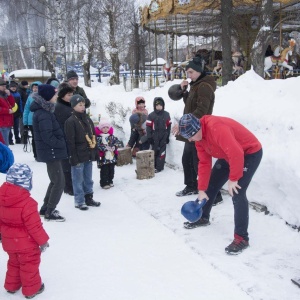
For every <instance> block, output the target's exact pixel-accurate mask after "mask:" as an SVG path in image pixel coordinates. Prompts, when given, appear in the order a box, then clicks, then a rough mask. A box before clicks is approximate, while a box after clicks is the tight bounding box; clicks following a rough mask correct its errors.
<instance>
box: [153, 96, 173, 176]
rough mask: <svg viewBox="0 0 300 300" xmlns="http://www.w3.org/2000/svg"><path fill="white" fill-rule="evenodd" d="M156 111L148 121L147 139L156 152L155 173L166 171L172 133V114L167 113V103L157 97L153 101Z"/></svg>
mask: <svg viewBox="0 0 300 300" xmlns="http://www.w3.org/2000/svg"><path fill="white" fill-rule="evenodd" d="M153 107H154V111H153V112H152V113H150V115H149V116H148V119H147V137H148V141H149V143H150V144H151V145H152V150H154V159H155V173H159V172H161V171H162V170H163V169H164V165H165V160H166V148H167V144H169V137H170V131H171V119H170V114H169V113H168V112H167V111H165V101H164V99H163V98H161V97H155V98H154V101H153Z"/></svg>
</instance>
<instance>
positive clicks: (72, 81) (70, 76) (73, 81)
mask: <svg viewBox="0 0 300 300" xmlns="http://www.w3.org/2000/svg"><path fill="white" fill-rule="evenodd" d="M67 81H68V83H69V85H70V87H71V88H72V89H73V91H74V95H80V96H82V97H83V98H84V100H85V108H89V107H90V106H91V101H90V100H89V99H88V97H87V95H86V94H85V91H84V89H83V88H81V87H80V86H78V75H77V73H76V72H75V71H74V70H71V71H69V72H68V73H67Z"/></svg>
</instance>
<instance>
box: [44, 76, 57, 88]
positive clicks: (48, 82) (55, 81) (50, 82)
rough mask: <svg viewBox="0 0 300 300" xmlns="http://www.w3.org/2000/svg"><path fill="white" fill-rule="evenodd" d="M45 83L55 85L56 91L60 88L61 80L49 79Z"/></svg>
mask: <svg viewBox="0 0 300 300" xmlns="http://www.w3.org/2000/svg"><path fill="white" fill-rule="evenodd" d="M45 83H46V84H51V85H53V86H54V87H55V88H56V89H57V87H58V86H59V80H58V79H56V78H48V79H47V81H46V82H45Z"/></svg>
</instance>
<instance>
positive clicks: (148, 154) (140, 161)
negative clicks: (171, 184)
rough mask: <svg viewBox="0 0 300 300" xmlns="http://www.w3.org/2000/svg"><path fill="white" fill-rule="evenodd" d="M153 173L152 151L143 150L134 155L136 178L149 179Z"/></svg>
mask: <svg viewBox="0 0 300 300" xmlns="http://www.w3.org/2000/svg"><path fill="white" fill-rule="evenodd" d="M154 175H155V172H154V151H153V150H143V151H139V152H137V153H136V178H137V179H150V178H153V177H154Z"/></svg>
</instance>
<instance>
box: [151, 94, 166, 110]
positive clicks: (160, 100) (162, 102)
mask: <svg viewBox="0 0 300 300" xmlns="http://www.w3.org/2000/svg"><path fill="white" fill-rule="evenodd" d="M157 101H158V102H160V104H161V105H162V107H163V109H162V110H161V111H164V110H165V101H164V99H163V98H162V97H155V98H154V100H153V109H154V110H155V111H156V112H158V111H159V110H157V109H156V105H155V103H156V102H157Z"/></svg>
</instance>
